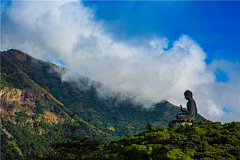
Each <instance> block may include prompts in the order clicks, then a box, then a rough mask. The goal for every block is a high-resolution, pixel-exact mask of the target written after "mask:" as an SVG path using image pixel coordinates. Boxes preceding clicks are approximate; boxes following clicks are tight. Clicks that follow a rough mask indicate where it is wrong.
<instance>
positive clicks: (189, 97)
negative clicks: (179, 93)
mask: <svg viewBox="0 0 240 160" xmlns="http://www.w3.org/2000/svg"><path fill="white" fill-rule="evenodd" d="M192 95H193V94H192V92H191V91H189V90H186V91H185V92H184V96H185V98H186V100H190V99H192Z"/></svg>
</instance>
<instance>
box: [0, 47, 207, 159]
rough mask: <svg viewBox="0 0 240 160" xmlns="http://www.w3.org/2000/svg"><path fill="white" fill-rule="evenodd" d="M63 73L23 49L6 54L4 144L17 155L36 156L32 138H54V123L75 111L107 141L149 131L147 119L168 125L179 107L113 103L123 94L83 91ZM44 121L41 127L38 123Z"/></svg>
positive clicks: (3, 64)
mask: <svg viewBox="0 0 240 160" xmlns="http://www.w3.org/2000/svg"><path fill="white" fill-rule="evenodd" d="M62 72H64V68H60V67H58V66H56V65H54V64H52V63H49V62H44V61H41V60H38V59H35V58H33V57H31V56H29V55H27V54H26V53H22V52H21V51H18V50H14V49H12V50H8V51H4V52H1V114H2V116H1V122H2V123H1V128H2V130H3V132H2V133H3V134H4V138H3V139H4V142H5V143H4V145H5V144H6V145H8V146H9V145H11V146H12V150H11V151H8V152H9V154H10V153H11V152H13V150H14V152H16V154H15V156H16V155H21V154H22V155H23V156H24V155H25V156H26V155H27V154H28V155H29V154H33V153H34V154H35V151H36V150H37V149H39V148H38V147H40V144H37V143H36V144H35V149H36V150H29V148H31V147H30V146H31V145H32V142H34V141H36V140H37V139H39V138H40V139H41V141H42V140H47V139H48V138H51V136H52V135H51V134H52V132H53V130H52V129H51V127H52V126H57V125H60V124H62V123H64V122H65V121H66V120H67V119H68V117H69V116H71V115H72V114H73V113H76V115H75V116H74V119H75V120H76V121H82V122H84V123H85V124H86V125H87V126H88V127H89V129H88V130H91V134H95V133H96V132H97V130H100V131H101V133H102V134H103V135H104V136H105V137H108V139H117V138H120V137H123V136H125V135H126V134H132V133H138V132H139V131H144V130H145V127H146V125H147V124H148V123H151V124H152V126H153V127H157V126H158V127H159V126H161V124H164V125H165V126H167V124H168V122H169V121H170V120H173V119H175V115H176V114H177V113H178V112H179V111H180V108H179V107H177V106H174V105H172V104H170V103H169V102H167V101H163V102H160V103H157V104H156V105H155V106H154V108H153V109H150V110H147V109H141V106H137V105H135V104H133V103H132V102H131V100H130V99H129V100H125V101H121V102H119V103H118V106H111V107H109V104H112V103H114V101H115V100H116V99H118V97H112V98H110V99H107V100H106V99H105V100H103V99H100V98H99V97H98V96H97V93H96V88H95V87H97V85H100V84H98V83H96V84H95V86H92V87H90V88H89V89H88V90H81V89H79V88H78V87H76V83H74V82H71V81H69V82H62V81H61V74H62ZM85 80H88V79H87V78H86V79H80V81H82V85H84V81H85ZM198 117H199V119H204V118H203V117H201V116H200V115H199V116H198ZM89 120H91V123H90V124H89V123H88V122H89ZM39 123H40V124H41V127H40V128H39V127H34V126H35V125H37V126H38V125H39ZM106 125H107V126H106ZM106 128H107V129H108V130H107V131H106V130H105V129H106ZM46 135H49V137H47V136H46ZM33 148H34V147H33ZM3 149H4V146H3ZM26 150H27V151H28V152H25V151H26ZM40 150H41V149H40ZM42 150H44V149H43V148H42ZM4 152H7V151H6V150H5V151H4ZM21 152H22V153H21Z"/></svg>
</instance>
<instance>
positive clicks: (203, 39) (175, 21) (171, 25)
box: [83, 1, 240, 63]
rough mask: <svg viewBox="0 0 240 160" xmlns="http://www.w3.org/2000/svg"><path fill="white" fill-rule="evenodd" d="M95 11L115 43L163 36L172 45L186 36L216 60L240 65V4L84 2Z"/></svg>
mask: <svg viewBox="0 0 240 160" xmlns="http://www.w3.org/2000/svg"><path fill="white" fill-rule="evenodd" d="M83 3H84V5H85V6H88V7H91V8H94V9H96V19H97V20H103V21H105V22H106V23H107V24H108V28H106V29H107V30H110V31H111V32H112V33H114V35H113V36H114V38H115V39H116V40H119V41H121V40H123V41H125V40H129V39H132V38H135V37H141V36H142V37H144V38H145V37H152V36H153V35H156V36H163V37H167V38H168V39H169V40H170V41H174V40H176V39H178V38H179V37H180V36H181V35H182V34H187V35H189V36H190V37H192V38H193V39H195V40H196V41H197V42H198V43H199V45H200V46H201V47H202V48H203V49H204V51H205V52H207V54H208V56H207V59H206V62H207V63H210V62H211V61H212V60H213V59H225V60H229V61H232V62H236V61H238V62H239V59H240V57H239V55H240V54H239V51H240V45H239V44H240V29H239V28H240V9H239V8H240V2H239V1H238V2H227V1H219V2H218V1H203V2H200V1H195V2H194V1H182V2H179V1H149V2H146V1H140V2H137V1H131V2H128V1H127V2H126V1H121V2H116V1H112V2H106V1H95V2H92V1H83Z"/></svg>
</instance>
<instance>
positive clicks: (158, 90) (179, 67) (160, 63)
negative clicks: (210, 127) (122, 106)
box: [1, 0, 240, 122]
mask: <svg viewBox="0 0 240 160" xmlns="http://www.w3.org/2000/svg"><path fill="white" fill-rule="evenodd" d="M239 8H240V2H237V1H236V2H235V1H231V2H227V1H202V2H201V1H195V2H194V1H149V2H148V1H94V2H93V1H77V0H68V1H47V0H44V1H21V0H20V1H12V2H10V1H5V2H3V1H1V50H2V51H3V50H8V49H9V48H16V49H19V50H21V51H23V52H26V53H28V54H30V55H32V56H33V57H36V58H39V59H42V60H45V61H49V62H52V63H56V64H58V65H64V66H65V67H67V68H68V69H69V70H68V71H67V72H66V73H65V74H64V75H62V80H63V81H66V80H68V79H69V78H71V79H72V80H77V79H78V76H76V75H81V76H86V77H89V78H90V79H92V80H95V81H98V82H101V83H102V84H103V86H104V88H101V89H99V91H98V92H99V95H100V96H102V97H105V96H109V94H112V93H116V92H120V93H121V95H122V98H124V97H129V96H130V97H131V98H132V99H133V100H134V101H135V102H137V103H142V104H143V106H144V107H149V106H151V104H152V103H157V102H159V101H161V100H168V101H169V102H171V103H173V104H175V105H180V104H181V105H184V104H185V103H186V100H185V99H184V97H183V93H184V91H185V90H191V91H193V94H194V98H195V99H196V101H197V105H198V106H199V107H198V111H199V113H200V114H202V115H203V116H204V117H206V118H208V119H210V120H213V121H221V122H229V121H233V120H234V121H240V117H239V115H240V108H239V107H240V45H239V44H240V33H239V32H240V29H239V28H240V24H239V23H240V20H239V18H240V11H239Z"/></svg>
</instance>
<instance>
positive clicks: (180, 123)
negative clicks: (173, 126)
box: [172, 119, 196, 126]
mask: <svg viewBox="0 0 240 160" xmlns="http://www.w3.org/2000/svg"><path fill="white" fill-rule="evenodd" d="M194 122H196V120H180V119H177V120H173V121H172V123H178V124H179V125H186V124H188V125H190V126H191V125H192V124H193V123H194Z"/></svg>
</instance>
